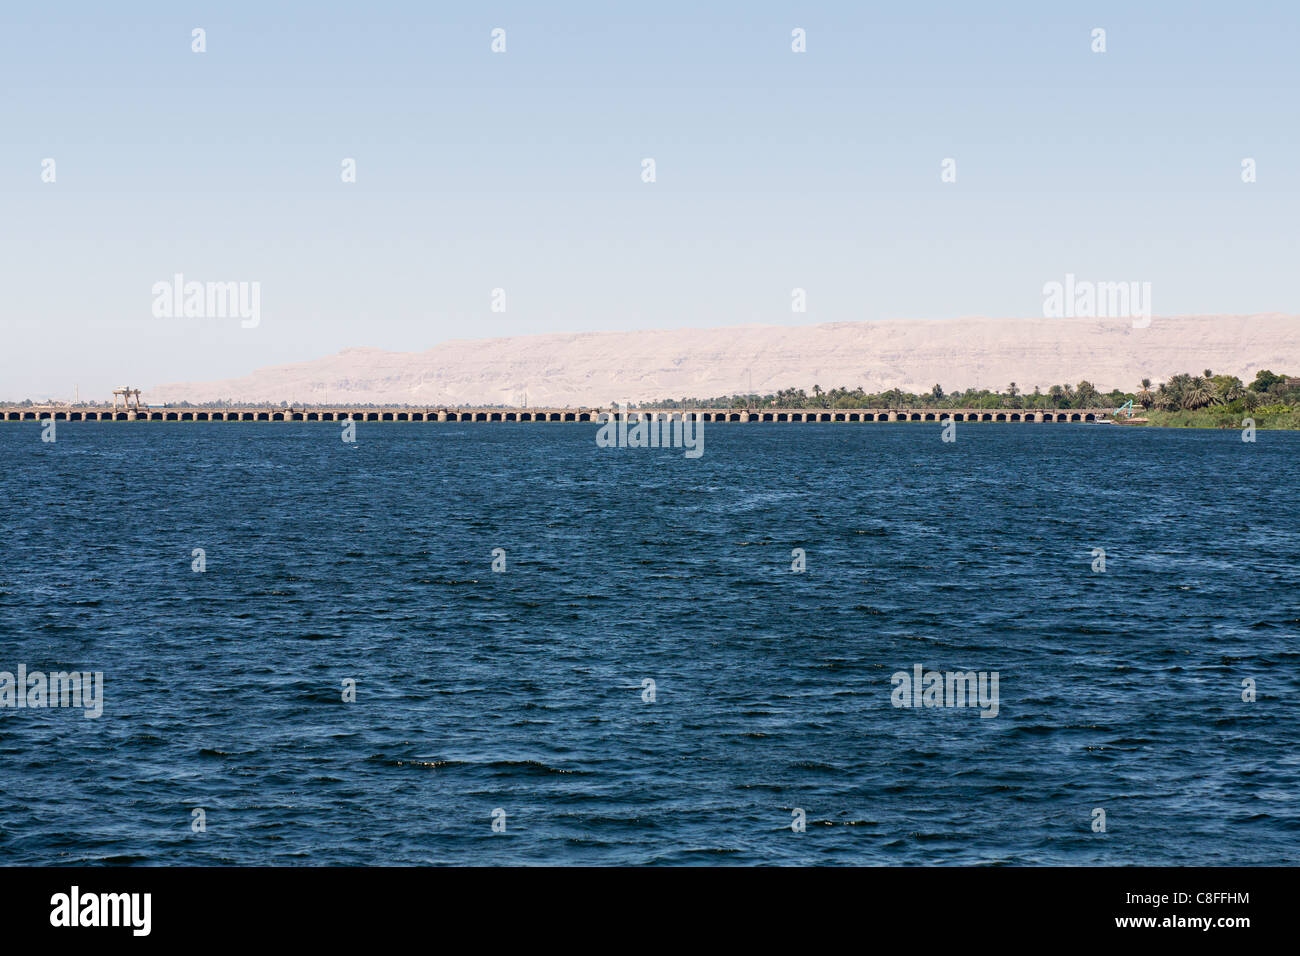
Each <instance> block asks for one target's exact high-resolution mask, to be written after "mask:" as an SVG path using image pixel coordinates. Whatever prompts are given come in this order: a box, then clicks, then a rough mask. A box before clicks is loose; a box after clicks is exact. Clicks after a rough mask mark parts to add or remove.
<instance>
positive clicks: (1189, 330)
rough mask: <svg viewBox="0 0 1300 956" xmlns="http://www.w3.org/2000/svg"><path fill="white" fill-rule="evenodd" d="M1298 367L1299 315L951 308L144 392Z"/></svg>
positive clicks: (349, 358)
mask: <svg viewBox="0 0 1300 956" xmlns="http://www.w3.org/2000/svg"><path fill="white" fill-rule="evenodd" d="M1206 368H1209V369H1212V370H1213V371H1214V372H1215V373H1216V374H1218V373H1229V374H1234V375H1239V376H1241V377H1242V378H1243V379H1245V380H1246V381H1247V382H1249V381H1250V379H1252V378H1253V377H1254V375H1255V372H1256V371H1258V370H1259V369H1262V368H1270V369H1272V370H1273V371H1275V372H1290V373H1292V374H1300V316H1295V315H1281V314H1262V315H1210V316H1184V317H1177V318H1163V317H1160V316H1156V317H1154V318H1152V319H1151V324H1150V325H1149V326H1148V327H1146V328H1140V329H1135V328H1133V323H1132V321H1131V320H1127V319H1042V318H1030V319H988V318H970V319H951V320H942V321H940V320H934V321H930V320H911V319H909V320H889V321H883V322H842V323H833V324H828V325H814V326H794V327H785V326H734V327H730V328H716V329H674V330H658V331H642V332H585V333H566V334H552V335H535V336H518V337H512V338H502V339H481V340H455V341H449V342H444V343H442V344H440V345H437V346H435V347H434V348H431V349H429V350H428V351H426V352H415V353H407V352H385V351H381V350H379V349H368V348H356V349H346V350H344V351H343V352H340V353H338V354H337V355H333V356H330V357H328V358H323V359H319V360H317V361H313V362H303V363H300V364H296V365H281V366H276V367H272V368H265V369H260V370H258V371H255V372H253V373H252V374H250V375H247V376H245V377H243V378H238V379H228V380H225V381H218V382H202V383H189V384H172V385H161V386H157V387H155V388H152V389H149V390H148V391H147V392H146V396H147V398H148V400H149V401H152V402H178V401H190V402H196V403H197V402H206V401H216V400H220V399H230V400H235V401H249V402H263V401H269V402H281V401H289V402H298V403H316V402H320V403H325V402H338V403H343V402H359V403H367V402H373V403H375V404H392V403H396V404H411V405H444V404H462V405H491V404H500V405H518V404H522V403H523V400H524V396H525V393H526V394H527V401H528V404H529V405H549V406H564V405H608V404H609V403H610V402H612V401H614V400H623V399H627V400H631V401H642V400H650V399H657V398H667V397H682V396H694V397H707V396H713V395H722V394H730V393H732V392H745V391H747V390H748V389H749V383H750V381H751V380H752V382H753V388H754V390H755V391H756V392H760V393H762V392H770V391H774V390H776V389H779V388H805V389H811V388H812V386H813V385H820V386H822V388H831V387H834V386H841V385H842V386H846V387H849V388H853V387H856V386H862V387H863V388H864V389H866V390H867V391H868V392H878V391H883V390H885V389H889V388H893V387H895V386H897V387H899V388H902V389H904V390H905V391H914V392H918V391H923V390H928V389H929V388H930V387H931V386H933V385H935V384H936V383H938V384H940V385H942V386H943V388H944V389H945V390H946V391H954V390H957V389H966V388H970V387H981V388H996V389H1001V388H1005V387H1006V386H1007V384H1008V383H1010V382H1012V381H1014V382H1015V383H1016V384H1017V385H1018V386H1019V388H1020V389H1021V390H1022V391H1025V392H1031V391H1033V388H1034V386H1035V385H1040V386H1042V387H1043V388H1044V389H1046V388H1047V387H1048V386H1049V385H1052V384H1058V383H1063V382H1069V383H1071V384H1074V383H1077V382H1078V381H1079V380H1081V379H1087V380H1088V381H1090V382H1092V383H1093V384H1094V385H1095V386H1097V387H1098V388H1099V389H1101V390H1103V391H1108V390H1110V389H1111V388H1116V387H1117V388H1122V389H1125V390H1133V389H1136V388H1137V387H1138V384H1139V382H1140V381H1141V380H1142V379H1143V378H1150V379H1152V380H1153V381H1155V382H1161V381H1164V380H1165V379H1167V378H1168V377H1169V376H1170V375H1173V374H1175V373H1177V372H1192V373H1195V374H1199V373H1200V372H1201V371H1202V370H1203V369H1206Z"/></svg>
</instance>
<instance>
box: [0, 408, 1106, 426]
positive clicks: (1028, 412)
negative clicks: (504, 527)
mask: <svg viewBox="0 0 1300 956" xmlns="http://www.w3.org/2000/svg"><path fill="white" fill-rule="evenodd" d="M610 414H612V415H613V416H614V417H615V419H617V418H619V417H621V416H623V415H626V416H627V419H628V421H629V422H637V421H641V420H643V419H644V420H646V421H651V420H655V421H678V420H680V419H681V417H682V416H683V415H685V416H686V417H687V418H689V419H695V420H697V421H702V422H710V423H751V422H760V423H778V422H784V423H792V422H845V423H847V422H943V421H945V420H946V419H949V418H951V419H952V420H953V421H954V422H1021V423H1047V422H1110V421H1112V420H1113V417H1112V416H1113V415H1114V409H1110V408H1055V409H1052V408H1049V409H1029V408H920V409H917V408H852V409H847V408H826V409H808V408H748V409H742V408H698V409H688V410H686V411H682V410H681V409H666V408H641V409H636V408H634V409H626V410H622V409H620V410H615V411H613V412H611V410H610V409H606V408H356V407H348V406H310V407H291V408H256V407H246V408H239V407H225V406H222V407H217V406H191V407H162V408H159V407H141V408H127V409H123V408H120V407H118V408H113V409H109V408H103V407H94V406H76V405H50V406H45V405H28V406H19V405H6V406H0V421H6V422H25V421H30V422H39V421H46V420H50V419H53V420H54V421H56V422H146V421H147V422H342V421H348V420H351V421H355V422H597V421H604V420H605V419H604V418H602V417H601V416H604V415H610Z"/></svg>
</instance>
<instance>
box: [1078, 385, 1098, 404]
mask: <svg viewBox="0 0 1300 956" xmlns="http://www.w3.org/2000/svg"><path fill="white" fill-rule="evenodd" d="M1074 396H1075V400H1076V401H1077V402H1078V403H1079V404H1078V407H1079V408H1094V407H1096V405H1097V402H1098V401H1099V396H1098V394H1097V389H1096V388H1095V387H1094V386H1093V384H1092V382H1087V381H1084V382H1080V383H1079V385H1078V387H1077V388H1076V389H1075V393H1074Z"/></svg>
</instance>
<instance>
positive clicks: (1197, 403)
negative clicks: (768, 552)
mask: <svg viewBox="0 0 1300 956" xmlns="http://www.w3.org/2000/svg"><path fill="white" fill-rule="evenodd" d="M1129 401H1132V402H1133V404H1134V405H1135V406H1140V407H1142V408H1155V409H1158V410H1161V411H1179V410H1182V411H1195V410H1197V409H1202V408H1210V407H1213V406H1223V407H1224V409H1225V410H1227V411H1254V410H1255V409H1257V408H1260V407H1263V406H1279V407H1280V406H1286V407H1287V409H1289V407H1290V406H1293V405H1296V404H1298V403H1300V378H1295V377H1292V376H1287V375H1278V374H1276V373H1274V372H1271V371H1267V370H1265V371H1261V372H1259V373H1258V374H1257V375H1256V376H1255V380H1254V381H1253V382H1251V383H1250V384H1249V385H1246V384H1245V383H1243V382H1242V380H1241V379H1239V378H1238V377H1237V376H1235V375H1215V374H1214V373H1213V372H1211V371H1210V370H1209V369H1206V370H1205V371H1204V372H1203V373H1202V374H1201V375H1192V374H1190V373H1183V374H1179V375H1174V376H1172V377H1171V378H1170V379H1169V380H1168V381H1167V382H1163V383H1161V384H1160V385H1159V386H1157V387H1155V388H1154V389H1153V388H1152V382H1151V379H1149V378H1144V379H1142V382H1141V385H1140V387H1139V388H1138V389H1137V390H1136V391H1132V392H1125V391H1121V390H1120V389H1114V390H1112V391H1109V392H1100V391H1098V390H1097V388H1096V387H1095V386H1094V385H1093V384H1092V383H1091V382H1088V381H1082V382H1079V383H1078V384H1076V385H1068V384H1065V385H1052V386H1049V387H1048V388H1047V389H1046V391H1044V390H1043V389H1042V388H1041V387H1040V386H1037V385H1035V386H1034V389H1033V391H1032V392H1025V391H1024V390H1022V389H1021V388H1020V387H1019V386H1018V385H1017V384H1016V383H1015V382H1011V383H1010V384H1009V385H1008V386H1007V387H1006V388H1005V389H1003V390H1002V391H993V390H989V389H967V390H966V391H956V392H945V391H944V390H943V387H942V386H940V385H935V386H934V388H932V389H930V390H929V391H928V392H923V393H920V394H917V393H914V392H904V391H903V390H902V389H897V388H891V389H889V390H888V391H885V392H874V393H873V392H866V391H864V390H863V389H861V388H852V389H850V388H844V387H840V388H832V389H828V390H823V389H822V387H821V386H820V385H814V386H813V387H812V392H811V394H809V393H808V392H807V391H805V390H804V389H802V388H784V389H781V390H780V391H778V392H770V393H768V394H766V395H759V394H751V395H738V394H737V395H716V396H712V397H709V398H686V399H681V398H677V399H672V398H666V399H663V400H662V401H659V402H655V403H653V404H654V405H656V406H658V407H663V408H682V407H687V408H755V407H759V406H764V405H768V406H775V407H777V408H1024V409H1033V408H1118V407H1119V406H1121V405H1123V404H1124V403H1125V402H1129ZM1279 410H1281V409H1279Z"/></svg>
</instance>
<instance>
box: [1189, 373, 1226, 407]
mask: <svg viewBox="0 0 1300 956" xmlns="http://www.w3.org/2000/svg"><path fill="white" fill-rule="evenodd" d="M1217 399H1218V396H1216V395H1215V394H1214V385H1213V384H1212V383H1211V382H1210V380H1209V379H1208V378H1204V377H1202V376H1199V375H1198V376H1197V377H1196V378H1194V379H1192V381H1191V383H1190V384H1189V385H1188V386H1187V389H1186V390H1185V391H1184V392H1183V408H1186V409H1190V410H1195V409H1197V408H1204V407H1205V406H1207V405H1213V404H1214V403H1215V402H1216V401H1217Z"/></svg>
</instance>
